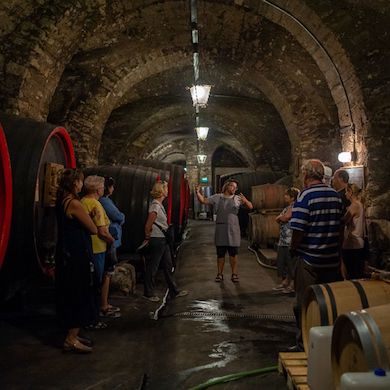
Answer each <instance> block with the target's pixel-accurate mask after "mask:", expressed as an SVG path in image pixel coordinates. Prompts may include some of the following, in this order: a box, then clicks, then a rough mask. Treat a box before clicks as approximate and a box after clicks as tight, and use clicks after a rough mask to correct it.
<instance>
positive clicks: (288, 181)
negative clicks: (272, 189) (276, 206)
mask: <svg viewBox="0 0 390 390" xmlns="http://www.w3.org/2000/svg"><path fill="white" fill-rule="evenodd" d="M274 184H280V185H282V186H286V187H292V186H293V184H294V178H293V176H292V175H287V176H283V177H281V178H280V179H278V180H276V181H275V183H274Z"/></svg>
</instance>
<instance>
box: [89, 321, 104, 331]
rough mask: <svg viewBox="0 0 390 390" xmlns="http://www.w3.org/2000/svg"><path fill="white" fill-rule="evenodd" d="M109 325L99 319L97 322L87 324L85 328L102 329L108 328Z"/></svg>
mask: <svg viewBox="0 0 390 390" xmlns="http://www.w3.org/2000/svg"><path fill="white" fill-rule="evenodd" d="M107 327H108V325H107V324H106V323H105V322H103V321H98V322H96V324H91V325H87V326H86V327H85V329H88V330H100V329H106V328H107Z"/></svg>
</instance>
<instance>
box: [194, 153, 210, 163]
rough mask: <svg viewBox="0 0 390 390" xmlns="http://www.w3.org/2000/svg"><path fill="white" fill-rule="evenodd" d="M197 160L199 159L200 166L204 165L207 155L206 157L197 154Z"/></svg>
mask: <svg viewBox="0 0 390 390" xmlns="http://www.w3.org/2000/svg"><path fill="white" fill-rule="evenodd" d="M196 158H197V160H198V163H199V164H204V163H205V162H206V159H207V155H205V154H197V155H196Z"/></svg>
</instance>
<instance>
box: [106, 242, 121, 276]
mask: <svg viewBox="0 0 390 390" xmlns="http://www.w3.org/2000/svg"><path fill="white" fill-rule="evenodd" d="M117 263H118V258H117V257H116V248H115V245H110V246H109V247H108V248H107V251H106V256H105V259H104V274H105V275H110V276H111V275H112V274H113V273H114V270H115V266H116V264H117Z"/></svg>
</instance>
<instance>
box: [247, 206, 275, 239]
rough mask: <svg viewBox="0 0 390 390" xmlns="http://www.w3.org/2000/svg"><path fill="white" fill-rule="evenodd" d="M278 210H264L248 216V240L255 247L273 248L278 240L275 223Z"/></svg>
mask: <svg viewBox="0 0 390 390" xmlns="http://www.w3.org/2000/svg"><path fill="white" fill-rule="evenodd" d="M279 213H280V210H264V211H262V212H260V213H251V214H249V218H250V222H249V240H250V242H251V244H252V245H255V246H257V247H267V246H273V245H274V244H275V243H276V242H277V241H278V239H279V224H278V223H277V222H276V221H275V219H276V217H277V216H278V215H279Z"/></svg>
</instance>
